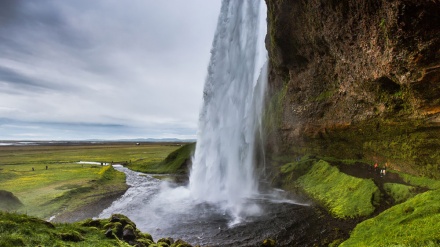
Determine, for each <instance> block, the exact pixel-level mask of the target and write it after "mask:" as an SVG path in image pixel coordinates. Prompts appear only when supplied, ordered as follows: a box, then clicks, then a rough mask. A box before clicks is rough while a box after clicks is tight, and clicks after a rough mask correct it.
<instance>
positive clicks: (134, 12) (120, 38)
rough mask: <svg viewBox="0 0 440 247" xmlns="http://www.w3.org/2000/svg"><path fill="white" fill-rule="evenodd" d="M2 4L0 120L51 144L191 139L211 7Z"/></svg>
mask: <svg viewBox="0 0 440 247" xmlns="http://www.w3.org/2000/svg"><path fill="white" fill-rule="evenodd" d="M7 2H8V3H9V5H10V6H9V7H8V8H9V9H10V10H11V11H10V12H11V13H10V14H4V15H5V16H7V18H8V22H7V23H2V24H0V80H1V81H2V84H3V87H6V86H7V87H8V90H3V89H2V90H1V91H0V97H2V98H3V100H2V101H0V117H2V114H3V117H5V116H9V117H14V118H15V120H22V121H30V122H32V124H36V125H40V126H43V127H44V129H45V130H47V133H49V132H50V128H49V127H48V126H49V124H44V123H43V122H45V121H47V122H48V123H51V124H50V126H52V127H53V129H54V133H55V132H56V133H58V134H60V135H61V134H62V133H63V131H61V130H62V129H65V130H66V131H67V130H69V131H68V132H69V133H71V132H75V131H76V132H77V133H80V132H81V131H80V130H81V129H82V130H84V131H82V132H81V133H83V134H84V133H88V132H87V129H93V130H94V131H96V132H97V133H98V132H100V131H102V132H103V133H104V132H105V133H106V134H107V135H109V136H110V135H112V133H120V134H121V135H122V134H124V133H125V134H127V135H133V136H134V135H139V136H145V135H144V134H148V133H150V134H151V135H153V134H154V135H160V133H162V134H165V133H169V134H170V135H173V134H174V135H177V134H179V133H181V134H183V133H184V134H185V135H188V134H191V133H192V135H195V132H196V125H197V121H198V111H199V107H200V104H201V99H202V91H203V83H204V79H205V75H206V70H207V64H208V60H209V56H210V53H209V51H210V48H211V43H212V38H213V34H214V28H215V24H216V20H217V15H218V11H219V8H220V0H216V1H206V0H191V1H180V0H176V1H171V0H170V1H156V0H144V1H134V0H128V1H118V0H105V1H104V0H94V1H90V0H66V1H57V0H39V1H23V0H18V1H7ZM5 4H6V1H5V2H3V0H2V1H1V3H0V8H2V6H6V5H5ZM0 16H2V14H1V13H0ZM0 18H1V17H0ZM8 61H11V62H13V64H12V65H11V64H8ZM2 84H0V87H2ZM12 94H19V95H20V97H12V96H11V95H12ZM2 107H3V108H4V109H16V110H15V111H14V112H13V113H11V112H12V111H9V112H8V111H6V110H4V111H3V113H2V111H1V108H2ZM39 109H42V110H39ZM7 114H9V115H7ZM12 114H13V115H12ZM82 121H83V122H84V121H86V122H87V123H90V124H93V123H97V124H98V125H99V123H101V124H105V125H106V126H107V124H108V127H104V126H101V127H100V126H98V125H96V126H95V125H85V124H84V123H83V122H82ZM56 122H60V123H65V124H60V125H53V124H52V123H56ZM69 123H72V124H73V125H68V124H69ZM75 123H78V125H75ZM112 125H115V126H112ZM110 129H112V130H114V132H112V131H109V130H110ZM1 132H2V131H1V130H0V133H1ZM3 133H5V132H3ZM11 133H12V132H11ZM17 133H18V130H17ZM66 133H67V132H66ZM66 135H67V134H66ZM87 135H88V134H87ZM103 135H104V134H103ZM147 137H149V136H147ZM0 139H2V134H0Z"/></svg>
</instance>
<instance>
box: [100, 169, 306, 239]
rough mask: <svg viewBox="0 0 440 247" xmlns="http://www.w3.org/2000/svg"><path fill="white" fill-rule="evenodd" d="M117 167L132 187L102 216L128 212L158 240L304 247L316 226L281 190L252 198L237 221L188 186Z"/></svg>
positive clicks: (137, 224)
mask: <svg viewBox="0 0 440 247" xmlns="http://www.w3.org/2000/svg"><path fill="white" fill-rule="evenodd" d="M114 167H115V169H117V170H119V171H122V172H124V173H125V174H126V175H127V184H128V185H130V186H131V187H130V188H129V189H128V190H127V192H126V193H125V194H124V195H123V196H122V197H121V198H120V199H119V200H117V201H115V202H113V204H112V205H111V206H110V207H109V208H107V209H105V210H104V211H103V212H102V213H101V214H100V216H99V217H100V218H106V217H109V216H110V215H111V214H113V213H122V214H124V215H126V216H128V217H129V218H130V219H131V220H133V221H134V222H135V223H136V226H137V227H138V228H139V229H140V230H141V231H143V232H148V233H150V234H151V235H152V236H153V237H154V239H155V240H158V239H159V238H162V237H172V238H174V239H179V238H180V239H183V240H185V241H187V242H189V243H191V244H194V245H195V244H200V245H209V246H254V245H257V244H258V243H261V242H262V241H263V240H264V239H266V238H274V239H277V240H278V243H279V244H281V243H284V244H288V243H293V242H294V243H299V241H301V238H303V237H304V235H305V234H307V232H309V228H310V226H311V225H310V224H313V222H311V221H310V220H309V219H310V218H312V219H313V218H314V210H312V209H311V208H310V207H308V206H307V205H306V204H301V203H297V202H295V201H293V200H287V199H282V198H283V196H284V195H282V193H283V192H282V191H281V190H272V191H269V192H268V193H266V194H261V195H260V196H258V197H256V198H249V199H248V200H247V203H245V204H244V205H245V206H246V205H249V208H246V209H245V210H244V211H245V212H246V213H245V214H242V215H241V216H242V217H241V218H240V220H239V221H237V220H236V218H235V217H232V216H231V215H230V214H229V213H228V212H226V211H224V210H222V209H221V208H220V207H216V206H215V205H211V204H208V203H200V202H198V201H196V200H194V199H192V198H191V195H190V191H189V190H188V189H187V187H185V186H179V185H177V184H174V183H172V182H168V181H163V180H159V179H156V178H154V177H153V176H150V175H145V174H142V173H138V172H134V171H131V170H129V169H128V168H125V167H123V166H120V165H115V166H114ZM255 205H256V206H255ZM313 227H314V226H313Z"/></svg>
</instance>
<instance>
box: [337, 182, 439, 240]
mask: <svg viewBox="0 0 440 247" xmlns="http://www.w3.org/2000/svg"><path fill="white" fill-rule="evenodd" d="M439 232H440V190H434V191H429V192H425V193H423V194H419V195H417V196H415V197H413V198H411V199H409V200H408V201H406V202H404V203H402V204H399V205H397V206H394V207H392V208H390V209H388V210H386V211H384V212H383V213H381V214H380V215H378V216H376V217H374V218H372V219H369V220H366V221H364V222H362V223H360V224H358V225H357V226H356V228H355V229H354V230H353V232H352V233H351V235H350V238H349V239H348V240H347V241H345V242H344V243H342V244H341V245H340V247H347V246H408V247H409V246H438V244H439V243H440V235H439V234H438V233H439Z"/></svg>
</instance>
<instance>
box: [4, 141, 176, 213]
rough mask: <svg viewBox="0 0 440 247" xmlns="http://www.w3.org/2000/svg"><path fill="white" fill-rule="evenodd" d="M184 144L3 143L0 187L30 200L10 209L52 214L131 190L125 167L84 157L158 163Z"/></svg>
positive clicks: (109, 160)
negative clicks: (93, 163) (116, 166)
mask: <svg viewBox="0 0 440 247" xmlns="http://www.w3.org/2000/svg"><path fill="white" fill-rule="evenodd" d="M179 147H180V145H175V144H144V143H142V144H141V145H135V144H132V143H118V144H113V143H112V144H87V145H78V144H76V145H38V146H0V190H6V191H9V192H12V193H13V194H14V195H15V196H16V197H18V199H19V200H20V201H21V202H22V203H23V204H24V206H22V207H17V208H14V209H12V210H10V211H17V212H21V213H27V214H29V215H34V216H39V217H43V218H48V217H50V216H53V215H55V214H58V213H66V212H71V211H74V210H76V209H78V208H81V207H84V206H85V205H90V204H93V203H96V202H98V201H99V200H101V199H103V198H104V197H108V196H112V195H117V194H118V193H119V194H120V193H123V191H125V190H126V188H127V186H126V184H125V175H124V174H123V173H120V172H117V171H115V170H114V169H113V168H112V167H111V166H101V165H92V164H79V163H78V162H79V161H89V162H98V163H101V162H102V163H112V162H113V163H125V162H126V163H128V164H130V163H132V164H144V165H149V164H157V163H159V162H161V161H162V160H163V159H164V158H165V157H166V156H167V155H168V154H169V153H171V152H173V151H174V150H176V149H177V148H179ZM46 166H47V168H48V169H47V170H46Z"/></svg>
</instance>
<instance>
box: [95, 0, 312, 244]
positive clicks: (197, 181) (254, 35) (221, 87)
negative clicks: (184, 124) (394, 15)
mask: <svg viewBox="0 0 440 247" xmlns="http://www.w3.org/2000/svg"><path fill="white" fill-rule="evenodd" d="M260 5H261V6H260ZM262 6H263V9H261V7H262ZM264 12H265V6H264V5H263V4H261V3H260V1H257V0H245V1H232V0H224V1H223V2H222V8H221V11H220V16H219V19H218V24H217V30H216V34H215V37H214V42H213V48H212V51H211V60H210V64H209V67H208V75H207V79H206V82H205V89H204V105H203V107H202V109H201V113H200V121H199V133H198V138H197V144H196V151H195V154H194V157H193V165H192V169H191V172H190V178H189V184H188V185H187V186H182V185H177V184H174V183H172V182H166V181H163V180H158V179H156V178H154V177H152V176H150V175H145V174H140V173H137V172H133V171H130V170H129V169H127V168H125V167H122V166H118V167H116V169H118V170H120V171H122V172H125V173H126V175H127V184H129V185H130V188H129V189H128V191H127V192H126V193H125V194H124V195H123V196H122V197H121V198H120V199H119V200H117V201H115V202H114V203H113V204H112V205H111V206H110V207H109V208H107V209H105V210H104V211H103V212H102V213H101V215H100V217H109V216H110V215H111V214H113V213H122V214H125V215H127V216H128V217H129V218H131V219H132V220H133V221H134V222H135V223H136V225H137V226H138V228H139V229H141V230H142V231H145V232H148V233H150V234H152V236H153V237H155V239H157V238H161V237H173V238H181V239H184V240H185V241H188V242H190V243H192V244H201V245H210V246H215V245H221V246H228V245H231V246H240V245H243V246H248V245H251V243H252V242H253V241H254V242H255V243H258V241H261V240H262V239H264V238H268V237H273V236H280V235H283V234H285V235H286V236H285V237H284V238H286V239H288V238H289V233H288V231H287V229H289V227H290V226H292V225H295V224H298V222H297V221H298V220H299V219H298V218H295V217H291V214H292V212H296V211H304V208H305V207H304V206H302V205H300V204H297V203H295V202H294V201H292V200H287V199H283V198H286V196H285V195H283V191H281V190H274V189H270V190H269V191H265V192H262V191H261V190H259V189H258V182H259V181H258V176H256V175H257V174H256V171H255V164H254V163H255V161H254V156H255V153H254V152H255V150H256V146H255V144H256V142H257V140H258V138H260V137H261V136H260V134H261V114H262V106H263V100H264V90H265V85H266V83H267V69H266V67H265V66H263V63H262V61H263V60H264V59H265V58H266V56H267V55H266V52H265V50H264V41H263V40H264V35H260V36H259V35H258V34H259V33H260V32H261V31H260V28H261V26H260V27H259V24H260V23H262V21H261V19H260V13H264ZM260 25H261V24H260ZM262 25H265V23H264V22H263V24H262ZM261 68H262V69H261ZM258 75H259V76H258ZM257 77H259V79H258V80H256V78H257ZM305 212H306V211H304V212H302V214H303V216H304V215H307V214H306V213H305ZM307 212H308V211H307ZM268 225H270V227H268Z"/></svg>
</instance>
